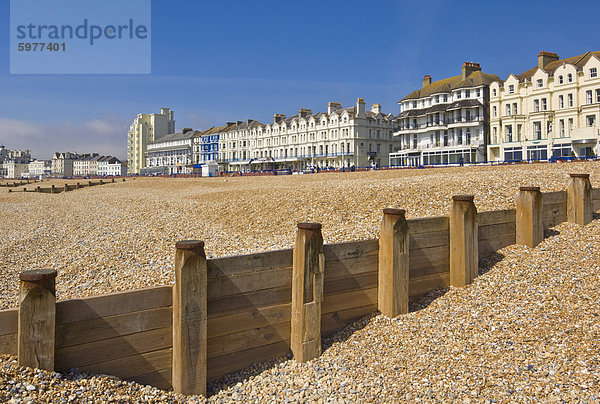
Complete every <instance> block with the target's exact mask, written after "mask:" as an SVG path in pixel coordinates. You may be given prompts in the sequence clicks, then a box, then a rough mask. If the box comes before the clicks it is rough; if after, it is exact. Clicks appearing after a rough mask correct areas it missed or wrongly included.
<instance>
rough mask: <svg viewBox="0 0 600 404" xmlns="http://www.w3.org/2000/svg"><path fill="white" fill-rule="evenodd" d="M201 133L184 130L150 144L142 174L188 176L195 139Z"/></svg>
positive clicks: (191, 168)
mask: <svg viewBox="0 0 600 404" xmlns="http://www.w3.org/2000/svg"><path fill="white" fill-rule="evenodd" d="M200 134H201V132H199V131H195V130H192V129H189V128H184V129H183V130H182V131H181V132H180V133H173V134H170V135H167V136H164V137H161V138H160V140H158V141H155V142H151V143H148V151H147V157H146V163H145V167H144V168H143V169H142V170H141V174H145V175H149V174H186V173H191V172H192V170H193V167H192V157H193V152H192V150H193V148H192V146H193V139H194V137H199V136H200Z"/></svg>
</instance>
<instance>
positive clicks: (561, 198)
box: [542, 191, 567, 205]
mask: <svg viewBox="0 0 600 404" xmlns="http://www.w3.org/2000/svg"><path fill="white" fill-rule="evenodd" d="M558 203H562V204H566V203H567V191H557V192H542V205H552V204H558Z"/></svg>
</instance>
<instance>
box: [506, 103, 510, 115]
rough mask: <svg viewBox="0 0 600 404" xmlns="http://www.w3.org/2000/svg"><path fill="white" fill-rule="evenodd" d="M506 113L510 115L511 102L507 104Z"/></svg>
mask: <svg viewBox="0 0 600 404" xmlns="http://www.w3.org/2000/svg"><path fill="white" fill-rule="evenodd" d="M506 115H510V104H506Z"/></svg>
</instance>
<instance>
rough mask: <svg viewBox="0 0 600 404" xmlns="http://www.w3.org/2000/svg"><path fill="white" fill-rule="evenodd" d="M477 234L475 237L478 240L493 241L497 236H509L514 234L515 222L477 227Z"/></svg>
mask: <svg viewBox="0 0 600 404" xmlns="http://www.w3.org/2000/svg"><path fill="white" fill-rule="evenodd" d="M477 233H478V234H477V237H478V238H479V239H480V240H485V239H494V238H496V237H499V236H506V235H510V234H512V235H514V234H516V227H515V222H510V223H500V224H493V225H488V226H479V228H478V230H477Z"/></svg>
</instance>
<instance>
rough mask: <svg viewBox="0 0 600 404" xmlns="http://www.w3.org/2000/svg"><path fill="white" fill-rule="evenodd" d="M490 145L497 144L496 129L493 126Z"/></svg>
mask: <svg viewBox="0 0 600 404" xmlns="http://www.w3.org/2000/svg"><path fill="white" fill-rule="evenodd" d="M492 143H493V144H496V143H498V128H496V127H495V126H494V127H493V128H492Z"/></svg>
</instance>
